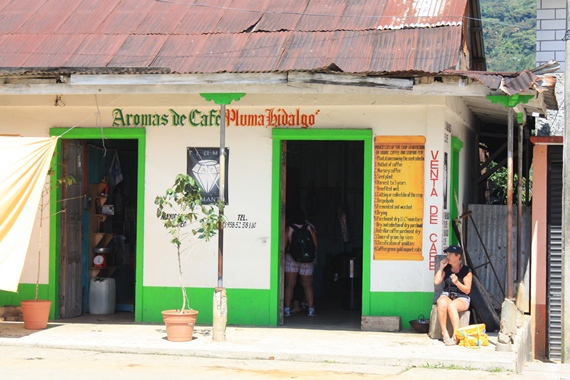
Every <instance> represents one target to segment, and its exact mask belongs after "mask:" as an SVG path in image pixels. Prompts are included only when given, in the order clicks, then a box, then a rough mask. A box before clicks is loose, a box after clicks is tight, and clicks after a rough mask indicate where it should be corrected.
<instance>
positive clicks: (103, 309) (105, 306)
mask: <svg viewBox="0 0 570 380" xmlns="http://www.w3.org/2000/svg"><path fill="white" fill-rule="evenodd" d="M116 294H117V291H116V287H115V279H114V278H99V277H95V278H92V279H91V282H90V283H89V313H90V314H113V313H114V312H115V298H116Z"/></svg>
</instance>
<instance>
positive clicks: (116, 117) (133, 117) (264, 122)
mask: <svg viewBox="0 0 570 380" xmlns="http://www.w3.org/2000/svg"><path fill="white" fill-rule="evenodd" d="M319 112H320V110H316V111H315V112H313V113H305V112H301V110H300V109H299V108H296V109H294V110H286V109H284V108H266V109H265V110H264V112H259V113H247V112H242V111H240V110H239V109H227V110H226V126H227V127H265V128H277V127H292V128H295V127H299V128H303V129H305V128H309V127H312V126H313V125H314V124H315V118H316V116H317V115H318V114H319ZM165 125H172V126H174V127H186V126H187V127H213V126H219V125H220V110H219V109H211V110H209V111H206V112H204V111H201V110H199V109H193V110H191V111H190V112H188V113H181V112H178V111H175V110H173V109H169V110H168V112H167V113H148V114H140V113H126V112H124V111H123V109H121V108H115V109H114V110H113V127H159V126H165Z"/></svg>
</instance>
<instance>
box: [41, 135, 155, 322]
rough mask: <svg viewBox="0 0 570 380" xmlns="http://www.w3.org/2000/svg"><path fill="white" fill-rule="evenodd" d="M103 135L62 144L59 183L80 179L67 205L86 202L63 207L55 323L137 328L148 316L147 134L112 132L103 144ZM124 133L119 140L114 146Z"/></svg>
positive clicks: (69, 192) (67, 194)
mask: <svg viewBox="0 0 570 380" xmlns="http://www.w3.org/2000/svg"><path fill="white" fill-rule="evenodd" d="M96 132H99V134H100V133H101V132H100V131H94V130H85V129H83V130H82V129H74V130H72V131H70V133H68V134H67V135H66V136H65V137H68V138H62V139H61V141H60V144H61V145H60V153H61V154H60V160H59V161H60V163H61V165H60V169H58V170H60V174H59V175H60V176H62V177H65V176H68V175H72V176H73V177H74V178H75V179H76V182H75V183H74V184H73V185H71V186H65V187H64V188H62V192H61V195H60V199H65V198H66V197H70V196H71V195H74V196H75V197H77V195H79V199H80V200H79V201H77V202H75V201H72V202H67V201H64V202H63V203H64V204H63V207H62V208H63V209H65V212H63V213H61V214H60V215H59V220H57V218H56V220H55V225H56V227H57V228H56V231H55V235H52V240H55V242H54V244H55V245H56V248H55V252H56V253H55V255H54V256H56V257H57V258H56V259H55V262H56V263H59V265H58V266H57V267H56V268H57V269H56V270H54V272H55V273H56V276H57V277H56V279H57V284H56V286H55V287H53V288H52V289H54V290H53V292H54V295H53V298H54V299H56V300H57V309H56V313H57V314H56V315H55V318H56V319H65V320H68V321H71V320H70V318H73V319H82V318H81V317H83V318H84V317H86V316H89V315H95V314H105V319H106V320H107V321H111V320H112V319H113V317H116V318H118V319H120V320H121V321H125V320H127V321H129V320H130V321H135V320H136V319H137V318H136V317H135V316H136V315H137V313H136V311H137V310H139V309H140V308H141V305H138V303H137V302H136V295H137V293H138V292H137V289H136V284H137V282H138V281H137V277H140V276H141V270H140V268H141V264H140V262H139V261H140V260H139V257H140V252H142V247H141V242H142V236H141V235H142V233H141V231H142V228H143V226H142V225H141V223H140V222H138V220H139V218H138V216H139V215H141V213H142V205H141V204H140V203H141V200H142V199H143V194H142V192H143V190H144V189H143V188H142V186H141V183H142V178H141V177H142V175H143V174H142V173H144V172H143V169H144V168H142V167H141V157H144V154H141V152H144V151H143V150H142V149H143V148H144V139H142V137H144V131H143V132H142V133H141V131H139V130H130V131H129V132H127V133H125V131H113V132H111V131H109V132H107V131H105V135H106V138H105V139H104V140H103V139H101V138H98V136H96ZM117 132H118V134H119V135H120V137H119V138H113V135H114V134H117ZM55 133H57V130H56V129H54V130H52V134H55ZM128 135H130V136H131V137H132V138H125V137H128ZM81 137H83V138H81ZM142 166H144V165H142ZM113 169H114V170H113ZM117 169H120V170H117ZM67 203H69V204H67ZM52 252H53V251H52ZM50 267H52V268H53V266H52V265H50ZM54 280H55V278H54ZM50 282H51V281H50ZM139 283H140V282H139ZM111 285H112V286H111ZM139 315H140V314H139ZM78 317H80V318H78ZM138 319H140V317H139V318H138Z"/></svg>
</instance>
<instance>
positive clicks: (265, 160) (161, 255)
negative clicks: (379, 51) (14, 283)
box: [0, 94, 472, 292]
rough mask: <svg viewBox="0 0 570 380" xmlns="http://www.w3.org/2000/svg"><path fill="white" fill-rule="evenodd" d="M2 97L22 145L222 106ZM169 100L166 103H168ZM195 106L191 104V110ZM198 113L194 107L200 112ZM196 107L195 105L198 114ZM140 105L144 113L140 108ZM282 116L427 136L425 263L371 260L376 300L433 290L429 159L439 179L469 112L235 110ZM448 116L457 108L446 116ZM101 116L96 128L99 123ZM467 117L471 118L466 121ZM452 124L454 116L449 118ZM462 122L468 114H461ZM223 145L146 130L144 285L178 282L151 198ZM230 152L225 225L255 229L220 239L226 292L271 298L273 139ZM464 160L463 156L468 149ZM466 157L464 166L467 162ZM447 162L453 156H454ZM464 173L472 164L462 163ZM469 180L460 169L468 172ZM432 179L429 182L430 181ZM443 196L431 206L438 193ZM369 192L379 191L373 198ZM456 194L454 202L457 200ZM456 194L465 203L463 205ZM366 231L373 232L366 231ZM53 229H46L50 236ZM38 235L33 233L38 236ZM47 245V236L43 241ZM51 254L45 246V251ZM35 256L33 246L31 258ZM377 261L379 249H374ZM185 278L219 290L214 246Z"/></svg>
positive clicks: (196, 256) (191, 257) (288, 101)
mask: <svg viewBox="0 0 570 380" xmlns="http://www.w3.org/2000/svg"><path fill="white" fill-rule="evenodd" d="M21 99H23V98H18V97H17V96H14V97H2V98H0V107H3V108H1V111H2V114H3V118H2V120H0V133H14V131H15V130H17V131H18V133H21V134H22V135H25V136H48V135H49V129H50V128H51V127H75V126H78V127H95V128H98V127H100V126H103V127H109V126H111V125H112V122H113V117H112V111H113V109H114V108H116V107H119V108H121V109H123V110H124V111H125V112H129V113H154V112H158V113H164V112H167V111H168V109H169V108H175V109H176V111H177V112H179V113H187V112H189V111H190V110H191V109H195V108H198V109H200V110H203V111H204V112H207V111H209V110H210V109H213V108H218V106H216V105H214V104H213V103H212V104H211V105H206V106H203V104H204V103H205V102H204V100H203V99H201V100H200V98H199V97H197V96H192V97H191V100H192V101H193V102H192V103H189V102H188V100H189V97H167V96H157V97H152V96H147V97H143V96H141V95H132V96H130V95H122V96H111V95H106V96H101V97H99V99H98V101H97V102H95V97H94V96H92V97H88V96H77V97H73V96H67V97H64V99H63V101H64V102H65V104H66V106H65V107H55V106H54V104H53V103H54V99H55V98H54V97H26V104H28V105H33V107H24V106H22V105H21V103H19V101H20V100H21ZM169 99H170V100H169ZM188 104H190V105H188ZM195 104H196V105H195ZM198 104H199V105H198ZM141 105H142V106H141ZM268 106H275V107H281V106H282V107H284V108H286V109H288V110H292V111H293V110H295V109H296V108H298V107H300V108H301V109H302V111H303V112H305V113H313V112H315V111H316V110H319V113H318V115H317V116H316V118H315V121H316V123H315V125H314V126H312V127H311V128H329V129H330V128H343V129H345V128H346V129H351V128H357V129H372V131H373V135H374V136H381V135H422V136H425V137H426V145H425V153H426V158H425V171H424V175H425V180H424V189H425V194H426V197H425V199H426V204H425V206H424V231H423V257H424V260H423V261H375V260H371V276H370V278H371V288H370V290H371V291H391V292H394V291H431V290H433V272H432V271H431V270H430V268H429V259H430V252H429V249H430V246H431V242H430V240H429V239H430V234H432V233H437V234H438V235H439V239H438V241H437V247H438V250H441V249H443V246H444V245H445V244H447V242H446V241H445V240H444V238H443V235H442V231H443V227H444V226H443V213H442V212H440V213H439V214H438V218H439V219H438V223H432V224H430V223H429V213H430V206H436V207H438V208H439V209H440V210H442V209H443V196H442V194H443V190H444V188H443V187H444V183H445V180H444V179H445V177H444V176H443V175H438V177H437V179H434V178H430V167H429V165H430V160H432V161H433V160H434V159H435V161H437V162H432V164H435V165H436V166H437V169H438V171H439V173H440V174H443V160H442V159H441V157H442V154H443V153H444V152H448V153H449V151H450V150H449V137H450V132H449V131H446V123H448V124H450V125H451V129H452V130H451V135H454V136H458V137H459V138H460V139H462V141H464V142H465V140H466V139H469V138H470V134H471V133H472V132H465V131H464V127H465V124H464V123H463V121H462V120H463V119H464V118H467V119H468V118H469V116H457V115H459V114H462V112H465V110H466V108H465V109H463V108H461V107H460V106H458V107H455V108H457V109H460V111H461V112H459V111H457V110H456V109H453V108H454V107H451V106H450V105H449V104H446V98H445V97H442V96H441V97H433V96H431V97H430V96H403V95H394V96H388V95H383V96H382V95H377V96H362V95H358V96H354V97H351V96H350V95H347V94H342V95H338V96H333V95H327V96H326V97H323V98H321V99H320V100H319V97H318V96H316V95H310V96H286V97H283V104H281V103H279V97H277V96H273V97H271V96H262V95H255V96H252V97H250V98H247V97H246V98H244V99H243V100H242V101H241V102H240V104H239V107H238V106H237V105H230V106H228V109H230V108H239V109H240V111H241V112H245V113H263V112H264V110H265V109H266V107H268ZM450 109H453V110H451V111H450ZM97 111H100V115H101V118H100V122H99V121H98V119H97V117H96V116H97ZM465 113H466V114H467V115H468V114H469V112H468V111H467V112H465ZM450 115H451V116H450ZM462 115H463V114H462ZM218 145H219V129H218V128H217V127H191V126H184V127H175V126H172V125H170V124H169V125H166V126H159V127H147V128H146V157H145V160H146V174H145V185H144V186H145V188H144V191H145V212H144V223H145V232H144V263H143V268H144V269H143V271H144V272H143V282H144V284H143V285H144V286H177V285H178V275H177V270H176V268H177V266H176V262H175V260H176V257H175V253H174V248H173V247H172V245H171V244H170V243H169V236H168V235H167V234H166V231H165V230H164V228H163V227H162V225H161V224H160V222H159V221H158V220H157V218H156V216H155V211H156V209H155V206H154V198H155V197H156V195H159V194H162V193H163V192H164V191H165V189H166V187H168V186H170V185H172V183H173V181H174V177H175V175H176V174H178V173H180V172H186V148H187V147H192V146H194V147H216V146H218ZM226 146H227V147H228V148H229V149H230V161H229V183H228V186H229V191H230V195H229V206H228V207H227V208H226V210H225V214H226V216H227V219H228V221H237V218H238V215H245V217H246V218H247V220H248V221H249V222H255V228H250V229H229V228H228V229H226V230H225V235H224V242H225V245H224V286H226V287H228V288H248V289H268V288H269V286H270V284H269V276H270V232H271V201H272V200H271V176H272V157H271V155H272V138H271V128H265V127H235V126H229V127H228V128H227V131H226ZM464 151H465V150H464ZM464 151H462V158H461V161H462V163H465V162H467V156H466V153H465V154H464ZM449 158H450V157H449ZM465 165H466V164H465ZM462 172H463V168H462ZM431 174H432V173H431ZM434 189H435V192H436V193H437V196H435V195H434V196H432V197H429V198H428V197H427V195H430V194H432V193H433V190H434ZM372 193H373V189H372ZM451 196H452V195H451V194H448V197H450V199H449V200H448V202H450V201H452V198H451ZM463 198H464V196H463V194H460V199H463ZM370 228H371V229H372V228H373V225H372V223H370ZM46 229H47V227H46ZM34 233H35V232H34ZM44 236H46V237H47V236H49V231H47V230H46V231H45V232H44ZM43 245H45V250H44V251H45V252H47V239H46V241H45V242H44V244H43ZM32 250H36V247H34V246H33V245H31V246H30V251H32ZM370 251H371V253H372V254H373V249H371V250H370ZM29 256H30V257H28V260H27V261H26V267H25V271H24V273H23V275H22V279H21V281H22V282H28V283H33V282H34V281H35V262H34V261H35V260H33V259H32V260H31V256H33V255H29ZM44 259H45V260H46V262H45V265H44V264H42V282H47V267H48V265H47V257H46V258H44ZM183 271H184V278H185V279H187V283H186V285H187V286H193V287H214V286H216V285H217V238H214V240H212V241H210V242H208V243H204V242H200V243H199V244H197V245H196V246H195V247H194V249H193V252H191V253H189V254H187V255H185V259H184V268H183Z"/></svg>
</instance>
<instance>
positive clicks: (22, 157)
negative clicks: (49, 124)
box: [0, 136, 58, 292]
mask: <svg viewBox="0 0 570 380" xmlns="http://www.w3.org/2000/svg"><path fill="white" fill-rule="evenodd" d="M57 140H58V138H57V137H51V138H39V137H37V138H36V137H4V136H0V290H8V291H11V292H16V291H17V290H18V282H19V281H20V275H21V274H22V269H23V267H24V260H25V258H26V253H27V251H28V246H29V243H30V238H31V235H32V228H33V226H34V219H35V217H36V214H37V211H38V205H39V202H40V198H41V194H42V189H43V186H44V184H45V180H46V175H47V174H48V170H49V166H50V162H51V158H52V156H53V152H54V149H55V146H56V143H57Z"/></svg>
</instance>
